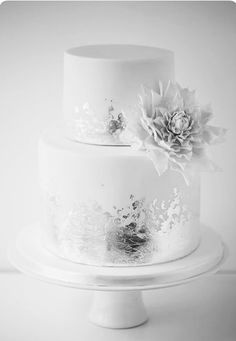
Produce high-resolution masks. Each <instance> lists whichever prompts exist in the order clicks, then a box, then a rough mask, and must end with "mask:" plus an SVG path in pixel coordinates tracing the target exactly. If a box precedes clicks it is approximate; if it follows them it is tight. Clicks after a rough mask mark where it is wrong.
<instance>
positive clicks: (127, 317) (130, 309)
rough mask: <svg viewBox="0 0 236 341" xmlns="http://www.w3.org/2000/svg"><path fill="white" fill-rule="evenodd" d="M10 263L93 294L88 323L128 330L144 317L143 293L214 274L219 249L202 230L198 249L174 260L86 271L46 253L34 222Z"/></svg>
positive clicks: (14, 249) (211, 233)
mask: <svg viewBox="0 0 236 341" xmlns="http://www.w3.org/2000/svg"><path fill="white" fill-rule="evenodd" d="M9 260H10V262H11V263H12V264H13V265H14V266H15V267H16V268H18V269H19V270H20V271H22V272H24V273H26V274H28V275H30V276H33V277H35V278H38V279H41V280H44V281H47V282H50V283H54V284H57V285H62V286H66V287H73V288H78V289H86V290H93V291H94V298H93V303H92V306H91V308H90V314H89V318H90V321H92V322H93V323H95V324H97V325H100V326H103V327H107V328H130V327H135V326H138V325H140V324H142V323H144V322H145V321H147V318H148V317H147V313H146V309H145V306H144V304H143V299H142V290H150V289H160V288H165V287H170V286H175V285H180V284H184V283H187V282H189V281H192V280H194V279H197V278H199V277H202V276H205V275H209V274H212V273H215V272H216V271H217V270H218V269H219V267H220V265H221V264H222V262H223V260H224V245H223V243H222V241H221V239H220V237H219V236H218V235H217V234H216V233H215V232H214V231H213V230H212V229H210V228H208V227H204V226H202V240H201V243H200V245H199V247H198V248H197V249H196V250H195V251H194V252H193V253H191V254H190V255H188V256H186V257H184V258H181V259H178V260H176V261H172V262H168V263H162V264H153V265H143V266H135V267H128V266H127V267H126V266H124V267H123V266H122V267H115V266H112V267H99V266H90V265H84V264H77V263H73V262H70V261H67V260H64V259H62V258H59V257H57V256H55V255H53V254H51V253H50V252H48V251H47V250H45V249H44V248H43V247H42V245H41V232H40V228H39V224H38V223H36V224H34V225H31V226H29V227H28V228H25V229H23V230H22V231H21V232H20V233H19V235H18V237H17V239H16V241H14V243H12V245H11V246H10V248H9ZM157 309H158V307H157Z"/></svg>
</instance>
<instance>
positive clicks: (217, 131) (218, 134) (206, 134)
mask: <svg viewBox="0 0 236 341" xmlns="http://www.w3.org/2000/svg"><path fill="white" fill-rule="evenodd" d="M226 132H227V129H225V128H220V127H214V126H210V125H207V126H205V127H204V130H203V133H202V135H203V139H204V141H205V142H206V143H208V144H215V143H220V142H223V141H224V138H225V134H226Z"/></svg>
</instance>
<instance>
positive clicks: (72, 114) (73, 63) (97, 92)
mask: <svg viewBox="0 0 236 341" xmlns="http://www.w3.org/2000/svg"><path fill="white" fill-rule="evenodd" d="M169 80H174V57H173V53H172V52H171V51H168V50H164V49H159V48H154V47H145V46H135V45H134V46H133V45H94V46H81V47H76V48H72V49H69V50H68V51H66V52H65V63H64V117H65V119H66V120H71V119H73V120H74V119H79V118H80V115H82V114H83V107H84V105H85V104H86V103H88V104H89V106H90V107H91V108H92V110H93V111H94V114H95V115H96V117H97V118H98V120H101V121H104V115H106V114H107V107H108V105H109V104H110V101H112V103H113V104H114V106H115V107H116V109H117V111H122V110H124V111H125V112H130V109H131V108H133V107H136V106H137V104H138V94H139V93H140V90H141V86H142V85H143V86H147V87H149V88H154V87H155V86H156V85H157V83H158V81H162V82H163V83H164V84H166V83H167V82H168V81H169Z"/></svg>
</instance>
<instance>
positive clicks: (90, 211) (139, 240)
mask: <svg viewBox="0 0 236 341" xmlns="http://www.w3.org/2000/svg"><path fill="white" fill-rule="evenodd" d="M39 166H40V184H41V188H42V198H43V207H44V213H43V221H42V225H43V227H44V236H45V244H46V245H47V247H48V248H49V249H50V250H52V251H53V252H55V253H57V254H58V255H60V256H62V257H65V258H68V259H70V260H73V261H77V262H82V263H92V264H103V265H110V264H140V263H150V262H163V261H169V260H172V259H175V258H178V257H182V256H184V255H186V254H187V253H189V252H191V251H192V250H193V249H194V248H195V247H196V246H197V245H198V243H199V238H200V235H199V234H200V229H199V226H198V225H199V177H198V175H195V176H194V177H193V180H192V183H191V184H190V185H189V186H187V185H186V183H185V181H184V179H183V178H182V176H181V175H180V174H179V173H177V172H174V171H171V170H169V171H167V172H166V173H165V174H163V175H162V176H159V175H158V174H157V172H156V171H155V168H154V166H153V164H152V162H151V161H150V160H149V159H148V158H147V156H146V154H145V152H144V151H135V150H133V149H132V148H130V147H128V146H97V145H88V144H83V143H78V142H72V141H70V140H68V139H67V138H66V137H65V129H64V128H63V127H60V126H58V127H55V128H54V129H49V130H48V131H47V132H46V133H45V134H44V135H43V136H42V138H41V140H40V144H39ZM135 202H136V204H135V205H137V207H136V208H135V209H134V208H133V206H132V203H135ZM140 231H141V232H140Z"/></svg>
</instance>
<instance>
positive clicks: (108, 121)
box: [66, 99, 126, 144]
mask: <svg viewBox="0 0 236 341" xmlns="http://www.w3.org/2000/svg"><path fill="white" fill-rule="evenodd" d="M117 107H118V105H117ZM74 111H75V112H74V114H75V118H74V119H73V120H72V121H67V122H66V125H67V130H68V132H67V135H68V136H67V137H69V138H70V139H72V140H75V141H79V142H85V143H92V144H123V142H121V141H120V139H119V135H120V133H121V132H122V131H124V129H125V127H126V119H125V116H124V113H123V111H122V110H120V109H118V108H115V105H114V103H113V102H112V100H111V101H110V103H109V104H108V103H107V99H105V101H104V111H103V112H101V113H98V112H97V111H96V109H94V108H92V107H91V106H90V105H89V103H85V104H84V105H83V107H82V108H79V107H77V106H76V107H75V109H74Z"/></svg>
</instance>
